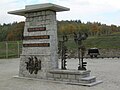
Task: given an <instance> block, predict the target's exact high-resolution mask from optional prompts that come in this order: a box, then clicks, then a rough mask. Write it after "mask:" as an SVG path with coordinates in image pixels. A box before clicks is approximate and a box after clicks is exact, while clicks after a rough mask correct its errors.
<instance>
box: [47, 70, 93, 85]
mask: <svg viewBox="0 0 120 90" xmlns="http://www.w3.org/2000/svg"><path fill="white" fill-rule="evenodd" d="M89 76H90V70H88V71H78V70H51V71H49V73H48V74H47V78H48V79H49V80H55V81H64V82H75V83H90V82H88V81H85V80H82V78H85V77H89ZM93 79H94V80H95V78H93Z"/></svg>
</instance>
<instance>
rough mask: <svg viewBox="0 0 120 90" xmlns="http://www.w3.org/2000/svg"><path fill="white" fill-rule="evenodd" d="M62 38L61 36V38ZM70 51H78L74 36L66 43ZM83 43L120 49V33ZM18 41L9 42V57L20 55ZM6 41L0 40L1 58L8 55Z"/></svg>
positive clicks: (87, 45)
mask: <svg viewBox="0 0 120 90" xmlns="http://www.w3.org/2000/svg"><path fill="white" fill-rule="evenodd" d="M60 39H61V38H60V37H59V40H60ZM65 44H66V46H67V48H68V50H69V51H76V49H77V45H76V44H75V42H74V40H73V37H69V40H68V42H66V43H65ZM83 44H84V45H85V46H86V48H93V47H96V48H101V49H120V33H113V34H112V35H109V36H99V37H88V38H87V39H86V40H85V41H83ZM17 47H18V46H17V41H11V42H8V49H9V50H8V57H18V49H17ZM5 48H6V42H0V58H5V57H6V49H5ZM21 50H22V42H21V41H20V53H21Z"/></svg>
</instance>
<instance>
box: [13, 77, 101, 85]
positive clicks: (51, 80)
mask: <svg viewBox="0 0 120 90" xmlns="http://www.w3.org/2000/svg"><path fill="white" fill-rule="evenodd" d="M13 77H14V78H18V79H26V80H38V81H43V82H45V81H46V82H51V83H59V84H69V85H78V86H88V87H91V86H94V85H97V84H100V83H102V82H103V81H101V80H99V81H96V82H94V83H90V84H83V83H75V82H69V81H67V80H66V81H65V80H63V81H64V82H63V81H55V80H53V79H48V80H46V79H36V78H28V77H19V76H13Z"/></svg>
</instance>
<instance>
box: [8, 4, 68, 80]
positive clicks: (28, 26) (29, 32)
mask: <svg viewBox="0 0 120 90" xmlns="http://www.w3.org/2000/svg"><path fill="white" fill-rule="evenodd" d="M67 10H69V8H65V7H62V6H59V5H55V4H51V3H45V4H37V5H27V6H26V7H25V9H22V10H16V11H11V12H9V13H10V14H15V15H22V16H25V17H26V20H25V28H24V35H23V48H22V54H21V56H20V59H21V60H20V70H19V76H20V77H29V78H46V75H47V72H48V71H49V70H53V69H58V55H57V52H58V45H57V44H58V43H57V21H56V12H58V11H67Z"/></svg>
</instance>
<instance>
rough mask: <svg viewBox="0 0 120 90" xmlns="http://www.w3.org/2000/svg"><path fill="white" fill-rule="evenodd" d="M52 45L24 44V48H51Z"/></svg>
mask: <svg viewBox="0 0 120 90" xmlns="http://www.w3.org/2000/svg"><path fill="white" fill-rule="evenodd" d="M49 46H50V43H32V44H23V47H49Z"/></svg>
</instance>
